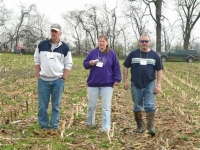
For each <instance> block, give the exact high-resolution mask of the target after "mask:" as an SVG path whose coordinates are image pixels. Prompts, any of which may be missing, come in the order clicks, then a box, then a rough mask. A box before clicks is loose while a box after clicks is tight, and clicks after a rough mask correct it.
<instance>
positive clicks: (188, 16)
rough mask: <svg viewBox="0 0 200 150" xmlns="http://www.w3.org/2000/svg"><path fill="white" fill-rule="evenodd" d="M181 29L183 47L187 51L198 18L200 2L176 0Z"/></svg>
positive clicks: (199, 16)
mask: <svg viewBox="0 0 200 150" xmlns="http://www.w3.org/2000/svg"><path fill="white" fill-rule="evenodd" d="M177 5H178V9H177V12H178V14H179V17H180V20H181V22H182V24H181V28H182V32H183V40H184V43H183V47H184V49H189V45H190V38H191V32H192V29H193V28H194V26H195V25H196V23H197V21H198V20H199V18H200V1H199V0H177Z"/></svg>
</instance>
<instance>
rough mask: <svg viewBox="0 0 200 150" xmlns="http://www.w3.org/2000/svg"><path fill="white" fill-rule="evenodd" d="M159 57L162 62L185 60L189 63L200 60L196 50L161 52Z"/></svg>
mask: <svg viewBox="0 0 200 150" xmlns="http://www.w3.org/2000/svg"><path fill="white" fill-rule="evenodd" d="M160 57H161V59H162V61H168V60H186V61H187V62H189V63H191V62H193V61H194V60H198V59H200V53H199V52H198V51H197V50H194V49H192V50H183V49H172V50H170V51H168V52H161V53H160Z"/></svg>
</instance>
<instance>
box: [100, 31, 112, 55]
mask: <svg viewBox="0 0 200 150" xmlns="http://www.w3.org/2000/svg"><path fill="white" fill-rule="evenodd" d="M99 39H104V40H106V41H107V42H108V37H107V36H106V35H104V34H101V35H100V36H99V37H98V40H99ZM109 50H110V47H109V46H108V45H106V49H105V51H104V52H103V53H104V54H108V52H109Z"/></svg>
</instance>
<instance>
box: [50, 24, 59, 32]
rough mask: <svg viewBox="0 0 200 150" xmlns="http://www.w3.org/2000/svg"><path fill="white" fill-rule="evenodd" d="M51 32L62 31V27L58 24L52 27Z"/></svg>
mask: <svg viewBox="0 0 200 150" xmlns="http://www.w3.org/2000/svg"><path fill="white" fill-rule="evenodd" d="M51 30H56V31H61V26H60V25H59V24H57V23H54V24H52V25H51Z"/></svg>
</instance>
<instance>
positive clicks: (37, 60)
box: [34, 47, 40, 65]
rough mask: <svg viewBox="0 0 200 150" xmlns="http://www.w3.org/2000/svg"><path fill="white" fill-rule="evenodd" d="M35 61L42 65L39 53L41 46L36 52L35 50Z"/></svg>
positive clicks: (36, 63)
mask: <svg viewBox="0 0 200 150" xmlns="http://www.w3.org/2000/svg"><path fill="white" fill-rule="evenodd" d="M34 63H35V65H40V53H39V48H38V47H37V48H36V50H35V52H34Z"/></svg>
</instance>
